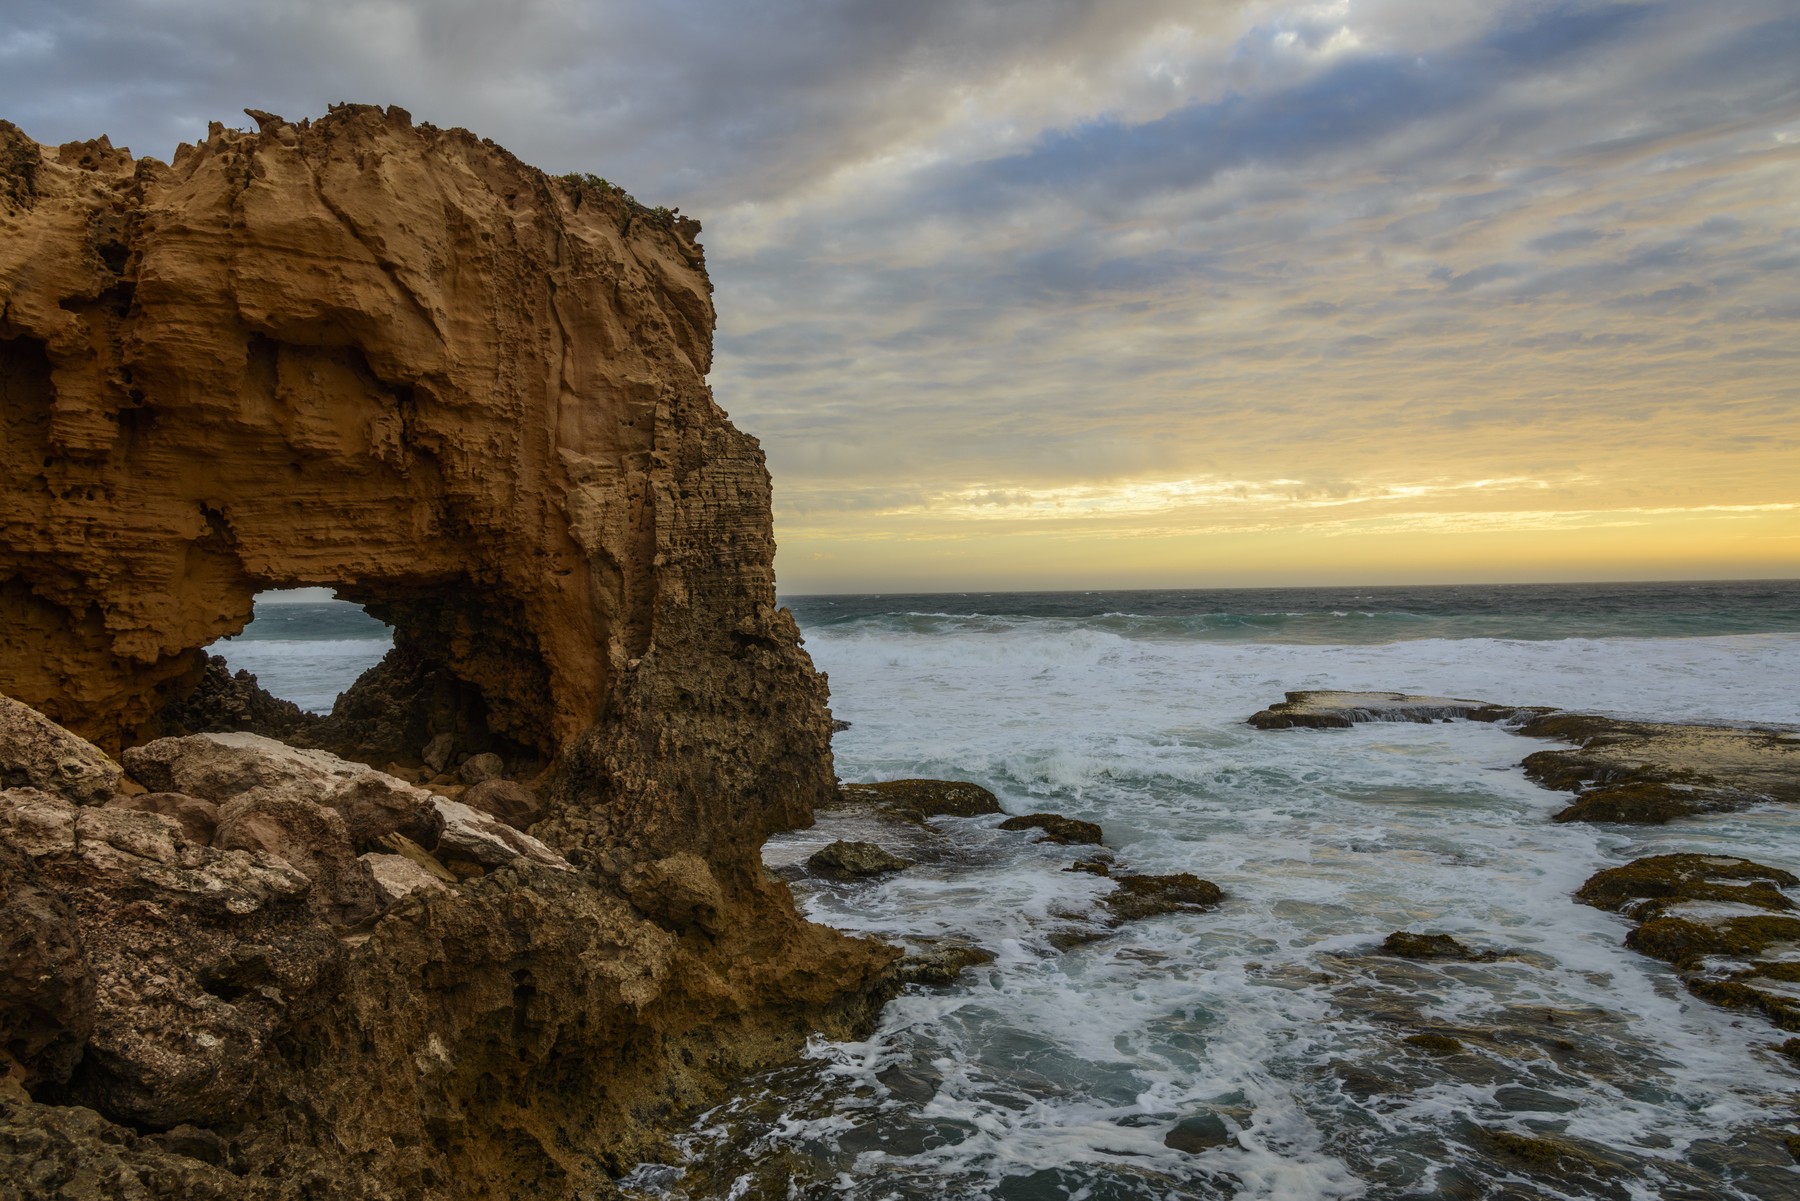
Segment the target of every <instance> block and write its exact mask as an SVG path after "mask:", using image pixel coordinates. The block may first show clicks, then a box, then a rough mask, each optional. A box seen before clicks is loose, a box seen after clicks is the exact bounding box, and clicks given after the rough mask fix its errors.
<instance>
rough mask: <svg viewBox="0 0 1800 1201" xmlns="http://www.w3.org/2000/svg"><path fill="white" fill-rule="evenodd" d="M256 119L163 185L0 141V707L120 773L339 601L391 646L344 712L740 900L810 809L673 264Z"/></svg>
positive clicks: (502, 160) (438, 166)
mask: <svg viewBox="0 0 1800 1201" xmlns="http://www.w3.org/2000/svg"><path fill="white" fill-rule="evenodd" d="M252 116H253V117H254V118H255V119H256V120H257V122H258V124H259V126H260V128H259V130H258V131H257V132H254V133H246V132H240V131H235V130H229V129H225V128H223V127H222V126H219V125H217V124H215V125H214V126H213V127H212V128H211V130H210V131H209V134H208V137H207V139H206V140H205V141H204V142H202V143H201V144H199V145H195V146H189V145H184V146H183V147H181V148H180V150H178V151H177V153H176V154H175V156H174V159H173V161H172V163H170V164H166V165H165V164H163V163H160V162H157V161H155V160H151V159H141V160H135V161H134V160H133V159H132V158H131V156H130V155H129V153H128V152H126V151H124V150H121V149H114V148H113V147H112V146H111V145H110V144H109V143H107V142H106V140H105V139H100V140H98V141H95V142H89V143H76V144H71V145H67V146H63V147H61V148H59V149H55V150H50V149H48V148H43V147H38V146H37V145H36V144H35V143H33V142H31V140H30V139H29V138H26V137H25V136H24V135H23V134H22V133H20V132H19V131H18V130H17V129H16V128H14V127H12V126H10V125H6V124H4V123H0V171H3V172H4V174H5V179H4V181H3V183H4V186H0V475H3V479H4V493H3V495H4V502H5V503H4V511H3V512H0V692H6V693H8V694H11V695H13V696H15V697H17V698H18V699H20V700H22V701H24V702H26V703H27V704H30V705H32V706H34V707H36V708H39V709H41V710H42V711H44V712H45V713H48V714H49V715H50V716H52V717H54V718H55V719H56V720H58V721H60V722H62V723H63V724H65V725H67V726H68V727H70V728H71V729H74V730H76V731H78V732H80V733H82V734H84V735H86V736H88V737H90V738H93V739H94V740H96V741H97V742H99V743H101V744H102V745H104V746H107V747H109V748H111V749H113V750H115V751H116V750H118V749H119V748H121V747H123V746H126V745H130V744H132V743H134V742H137V741H140V740H143V739H145V738H148V737H154V736H156V735H157V734H158V733H160V732H161V728H160V726H161V719H160V717H159V715H160V714H162V713H163V712H164V711H165V708H166V706H168V705H169V704H170V703H171V702H176V701H179V700H180V699H181V698H182V697H183V696H184V695H185V694H186V692H187V691H189V690H191V689H192V688H193V687H194V686H195V684H196V683H197V681H199V679H200V678H201V676H202V674H203V664H204V653H203V651H202V650H201V649H200V648H202V647H204V646H206V645H207V644H209V643H211V642H213V641H214V640H216V639H218V638H220V637H223V636H226V635H229V634H233V633H236V632H237V631H239V630H241V629H242V628H243V626H244V625H245V624H246V622H247V621H248V620H249V618H250V615H251V600H252V598H253V597H254V596H255V594H256V593H258V592H260V591H263V590H265V589H270V588H290V587H299V586H306V585H326V586H331V587H333V588H335V589H336V590H337V591H338V593H339V595H341V596H343V597H345V598H346V599H349V600H353V601H356V602H358V603H361V604H364V605H367V606H368V607H369V608H370V610H371V611H372V612H374V613H375V614H376V615H377V616H379V617H381V618H382V619H383V620H385V621H387V622H388V623H389V624H390V625H392V626H394V628H395V630H396V649H395V652H394V656H392V659H393V662H385V661H384V667H385V668H387V669H388V673H387V676H388V678H386V679H385V680H384V679H377V680H375V681H374V682H373V683H370V684H368V686H369V687H391V685H392V684H393V678H394V677H398V676H402V675H406V676H408V678H416V677H418V676H420V675H433V678H435V679H437V680H438V681H439V684H440V685H441V686H442V687H448V688H449V690H450V691H451V692H452V693H454V694H456V696H457V697H458V698H460V699H459V701H458V703H466V704H468V705H469V706H471V707H472V708H473V709H478V710H479V712H480V714H481V720H482V721H483V722H484V723H485V724H486V725H487V727H488V728H489V730H490V732H491V733H492V734H493V735H494V736H496V737H500V738H504V739H508V740H510V741H512V742H513V743H516V744H518V745H519V746H521V747H528V748H532V749H534V750H535V751H537V752H539V753H541V754H542V755H544V756H545V757H553V756H554V757H560V759H561V760H562V762H564V763H565V764H568V765H570V767H571V770H570V771H568V772H566V773H565V786H564V793H565V804H564V806H563V815H562V817H561V818H559V819H558V820H559V821H560V823H561V827H560V829H561V833H562V834H563V835H564V837H565V838H567V839H572V840H584V839H586V840H592V841H596V842H604V843H607V844H609V845H614V846H630V847H637V848H641V849H643V850H646V851H656V852H666V851H668V850H669V849H670V848H672V847H680V848H681V849H684V850H694V849H699V850H701V851H702V853H706V854H708V857H709V858H713V859H715V860H718V859H729V860H736V861H738V862H740V863H743V864H745V865H746V866H747V864H748V862H749V857H750V855H751V853H752V852H753V848H754V847H755V845H756V844H757V843H758V842H759V841H760V838H761V836H762V835H763V834H765V833H766V832H767V831H768V830H769V829H772V828H776V827H780V826H783V825H787V824H791V823H793V822H796V821H803V820H805V818H806V815H807V814H808V813H809V812H810V808H811V806H812V805H813V804H814V803H816V802H818V801H821V800H823V799H825V798H826V797H827V796H829V795H830V794H831V791H832V790H833V788H834V779H833V775H832V770H831V760H830V750H829V737H830V729H829V715H828V714H827V712H826V710H825V706H824V701H825V689H824V683H823V679H822V677H820V676H818V675H817V673H815V672H814V671H813V670H812V667H811V664H810V662H809V661H808V660H807V658H806V656H805V654H804V652H803V651H801V650H800V649H799V645H798V632H797V630H796V629H795V627H794V625H793V622H792V620H791V618H789V617H788V615H787V614H786V612H785V611H783V610H779V609H777V608H776V606H775V598H774V576H773V568H772V561H773V552H774V544H773V540H772V533H771V526H770V517H769V481H768V475H767V472H766V470H765V469H764V466H763V461H762V455H761V451H760V449H759V448H758V446H757V444H756V442H755V440H754V439H752V438H750V437H748V436H746V435H744V434H742V433H740V432H738V431H737V430H736V429H734V428H733V427H732V426H731V424H730V423H729V421H728V420H727V419H726V417H725V414H724V413H723V412H722V411H721V410H720V409H719V408H718V407H717V406H716V405H715V404H714V403H713V400H712V397H711V394H710V392H709V390H708V388H707V386H706V383H705V375H706V372H707V370H708V369H709V366H710V354H711V334H712V323H713V311H712V304H711V298H710V292H711V285H710V283H709V282H708V280H707V278H706V274H705V265H704V258H703V254H702V251H701V249H700V247H699V245H698V243H697V241H696V235H697V234H698V232H699V226H698V224H697V223H695V222H691V221H688V220H685V219H682V218H679V217H674V216H671V215H670V214H668V213H667V212H666V211H662V210H658V211H651V210H647V209H644V208H642V207H641V206H639V205H637V204H636V203H635V202H634V201H632V200H631V199H630V198H629V197H626V196H624V195H623V194H622V193H620V192H617V191H616V190H612V189H608V188H604V187H600V186H597V185H595V184H593V183H587V182H581V181H579V180H574V179H552V178H550V177H547V176H545V175H543V174H542V173H541V172H539V171H536V170H534V169H532V168H530V167H527V166H525V165H524V164H522V163H521V162H519V161H518V160H517V159H516V158H514V157H513V156H512V155H510V154H508V153H507V152H505V151H504V150H502V149H500V148H499V147H497V146H495V145H493V144H492V143H490V142H486V141H483V140H481V139H478V138H476V137H474V136H473V135H470V134H468V133H467V132H465V131H461V130H448V131H446V130H439V129H436V128H433V127H431V126H428V125H415V124H413V122H412V121H411V119H410V117H408V116H407V114H405V113H404V112H403V111H401V110H399V109H393V108H390V109H386V110H383V109H380V108H376V107H371V106H360V105H343V106H338V107H337V108H334V109H333V110H332V112H331V113H330V115H329V116H327V117H325V118H323V119H320V120H318V121H314V122H299V123H297V124H294V123H288V122H285V121H283V120H281V119H280V118H277V117H272V116H269V115H268V114H261V113H253V114H252ZM381 670H382V669H381V668H378V669H377V672H380V671H381ZM409 673H410V675H409ZM434 673H435V674H434ZM445 681H448V684H445ZM442 687H440V692H441V691H442ZM401 699H402V700H405V699H406V698H404V697H403V698H401ZM413 701H415V702H416V701H417V698H416V697H415V698H413ZM408 703H413V702H408ZM418 703H423V702H418ZM408 749H410V748H408ZM697 841H698V843H700V844H701V845H699V846H698V847H697V846H696V842H697Z"/></svg>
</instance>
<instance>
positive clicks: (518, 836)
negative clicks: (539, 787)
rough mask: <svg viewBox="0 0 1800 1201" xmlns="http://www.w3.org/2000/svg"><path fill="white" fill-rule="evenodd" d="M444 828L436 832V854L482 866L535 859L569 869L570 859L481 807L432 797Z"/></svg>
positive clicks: (548, 865) (533, 861) (529, 861)
mask: <svg viewBox="0 0 1800 1201" xmlns="http://www.w3.org/2000/svg"><path fill="white" fill-rule="evenodd" d="M431 803H432V805H433V806H435V807H436V809H437V812H438V815H439V816H440V817H441V818H442V819H443V823H444V829H443V832H442V833H440V834H439V835H438V843H437V854H438V858H440V859H442V860H444V861H446V862H451V861H456V860H461V861H463V862H467V863H474V864H479V865H480V866H482V867H484V868H494V867H504V866H506V865H507V864H509V863H518V862H523V863H535V864H539V865H541V866H544V867H555V868H561V869H563V870H564V871H568V870H571V869H570V867H569V861H568V860H566V859H564V858H563V857H562V856H561V855H558V854H557V853H556V852H555V851H553V850H551V849H550V848H549V847H547V846H545V845H544V844H543V843H541V842H539V841H538V840H537V839H535V838H533V837H532V836H531V835H529V834H526V833H523V832H521V831H519V830H515V829H513V828H512V827H511V826H509V825H507V824H505V823H504V822H500V821H496V820H494V819H493V818H491V817H489V816H488V815H487V814H485V813H482V812H481V811H480V810H477V809H471V808H470V807H469V806H467V805H465V804H463V803H462V802H461V801H451V800H446V799H445V798H443V797H433V798H431Z"/></svg>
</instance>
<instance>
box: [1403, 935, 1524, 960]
mask: <svg viewBox="0 0 1800 1201" xmlns="http://www.w3.org/2000/svg"><path fill="white" fill-rule="evenodd" d="M1381 953H1382V954H1383V955H1397V956H1399V957H1400V958H1401V959H1421V960H1430V959H1445V960H1464V961H1467V962H1473V963H1488V962H1491V961H1493V960H1495V959H1498V958H1500V956H1499V954H1498V953H1497V952H1495V951H1477V950H1475V949H1474V948H1472V947H1467V946H1464V945H1463V944H1462V943H1460V942H1458V941H1457V940H1456V939H1454V938H1452V937H1451V936H1450V935H1448V934H1410V933H1408V932H1406V931H1404V930H1396V931H1394V932H1393V933H1392V934H1390V935H1388V936H1387V938H1385V939H1384V940H1382V943H1381Z"/></svg>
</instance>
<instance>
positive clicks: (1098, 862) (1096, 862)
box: [1063, 859, 1112, 876]
mask: <svg viewBox="0 0 1800 1201" xmlns="http://www.w3.org/2000/svg"><path fill="white" fill-rule="evenodd" d="M1063 870H1064V871H1065V872H1086V873H1087V874H1088V875H1090V876H1110V875H1112V864H1111V863H1109V862H1108V861H1107V860H1105V859H1077V860H1076V861H1075V862H1073V863H1071V864H1069V866H1067V867H1065V868H1063Z"/></svg>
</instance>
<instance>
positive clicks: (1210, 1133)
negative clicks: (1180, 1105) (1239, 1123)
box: [1163, 1113, 1237, 1155]
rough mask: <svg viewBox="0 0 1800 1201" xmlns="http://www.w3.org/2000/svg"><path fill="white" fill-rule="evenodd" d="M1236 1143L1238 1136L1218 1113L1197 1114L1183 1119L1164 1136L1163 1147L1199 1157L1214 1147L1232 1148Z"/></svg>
mask: <svg viewBox="0 0 1800 1201" xmlns="http://www.w3.org/2000/svg"><path fill="white" fill-rule="evenodd" d="M1236 1142H1237V1136H1236V1135H1234V1134H1233V1133H1232V1132H1231V1128H1230V1127H1229V1126H1227V1125H1226V1124H1225V1119H1224V1118H1222V1117H1220V1116H1219V1115H1218V1114H1216V1113H1197V1114H1194V1115H1192V1116H1191V1117H1185V1118H1182V1119H1181V1120H1180V1121H1179V1122H1176V1123H1175V1125H1174V1127H1173V1128H1171V1129H1170V1131H1169V1132H1168V1133H1167V1134H1165V1135H1163V1146H1165V1147H1170V1148H1173V1149H1174V1150H1176V1151H1186V1152H1187V1153H1188V1154H1190V1155H1198V1154H1200V1153H1201V1152H1202V1151H1210V1150H1212V1149H1213V1148H1214V1147H1225V1146H1231V1145H1233V1144H1235V1143H1236Z"/></svg>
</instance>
